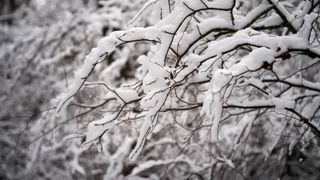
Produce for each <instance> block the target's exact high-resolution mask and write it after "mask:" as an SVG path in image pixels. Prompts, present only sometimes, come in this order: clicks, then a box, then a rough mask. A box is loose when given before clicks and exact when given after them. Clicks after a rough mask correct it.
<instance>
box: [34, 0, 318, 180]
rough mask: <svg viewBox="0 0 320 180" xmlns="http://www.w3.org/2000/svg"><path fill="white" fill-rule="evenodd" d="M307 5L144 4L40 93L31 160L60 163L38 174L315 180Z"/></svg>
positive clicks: (314, 76)
mask: <svg viewBox="0 0 320 180" xmlns="http://www.w3.org/2000/svg"><path fill="white" fill-rule="evenodd" d="M106 2H109V3H110V4H108V7H113V6H114V3H115V4H117V3H116V2H117V1H114V2H113V1H106ZM319 3H320V2H319V0H313V1H310V0H288V1H278V0H259V1H256V0H247V1H245V0H149V1H147V2H146V3H145V4H144V5H143V6H142V8H141V10H140V11H139V12H137V13H136V16H134V17H133V18H132V20H131V21H129V22H128V23H127V25H126V26H125V27H124V28H122V27H121V29H123V30H120V31H112V32H111V31H110V32H111V33H110V34H108V35H107V36H105V37H103V38H101V39H100V41H99V42H97V46H96V47H95V48H93V49H92V50H91V52H90V53H89V54H87V55H86V56H85V57H84V56H83V59H84V62H83V64H82V65H81V67H80V68H79V69H78V70H76V71H75V73H74V78H73V80H72V83H71V84H68V88H67V90H66V91H65V92H64V93H62V94H61V95H59V96H58V98H57V99H52V100H51V102H52V104H55V103H56V104H57V107H55V113H54V112H53V111H50V112H49V115H47V114H44V113H43V114H42V115H41V116H40V118H39V120H38V121H37V122H36V123H35V124H34V125H33V127H32V128H30V134H31V136H33V137H39V138H36V139H40V140H38V141H36V142H35V143H34V144H33V147H36V148H37V151H34V156H33V157H34V159H37V158H38V157H36V156H37V154H39V153H40V154H42V155H44V157H46V158H41V160H42V161H47V160H48V159H51V161H50V162H51V163H54V162H55V161H54V160H53V159H54V158H55V157H52V156H51V155H50V156H49V155H47V156H46V155H45V154H46V153H47V152H50V151H54V152H52V153H51V154H55V153H56V154H58V155H59V157H56V158H57V159H60V161H57V162H56V163H62V164H64V165H63V166H62V165H54V164H53V165H52V166H54V167H57V170H52V169H51V170H41V172H46V171H50V172H51V173H52V172H53V173H52V174H50V175H48V174H47V175H45V176H47V177H52V175H56V177H54V178H56V179H61V178H64V179H66V178H69V179H71V177H70V174H69V176H68V173H65V171H66V170H65V169H69V170H70V171H71V172H72V173H71V174H72V175H73V176H75V177H74V178H80V177H84V176H85V175H86V176H87V178H91V179H94V178H102V177H104V179H277V178H283V179H291V178H296V179H317V178H318V177H319V176H320V173H319V170H318V169H319V168H320V163H319V162H320V161H319V160H320V154H319V152H320V151H319V137H320V130H319V126H320V116H319V115H320V113H319V110H320V73H319V71H318V69H319V62H320V61H319V60H320V59H319V58H320V48H319V47H320V41H319V25H320V19H319V12H320V9H319ZM117 16H121V14H119V15H117ZM117 16H115V17H117ZM91 21H94V20H92V19H91ZM91 21H90V22H91ZM93 29H95V28H93ZM81 52H82V51H81ZM56 101H58V102H56ZM54 116H57V118H55V117H54ZM39 127H45V128H44V129H45V130H44V132H41V131H40V130H39ZM39 134H40V136H39ZM50 134H51V136H50ZM37 135H38V136H37ZM63 139H68V140H67V141H66V142H67V143H65V141H64V142H62V140H63ZM70 139H71V140H70ZM46 146H47V147H50V148H47V151H46ZM94 146H95V147H96V148H94ZM66 149H67V151H66ZM96 150H98V151H100V153H98V152H96ZM59 151H64V153H61V152H59ZM68 153H70V154H71V155H70V157H69V156H68ZM86 153H87V154H86ZM61 156H62V157H61ZM63 160H64V161H63ZM43 164H46V163H45V162H44V163H43ZM97 166H98V167H97ZM59 167H63V168H62V169H59ZM39 168H41V167H39ZM45 168H48V169H50V168H51V166H50V165H47V166H45ZM76 172H78V173H76ZM81 174H82V175H81ZM88 174H89V175H88ZM95 175H96V176H95Z"/></svg>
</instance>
